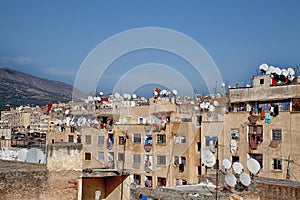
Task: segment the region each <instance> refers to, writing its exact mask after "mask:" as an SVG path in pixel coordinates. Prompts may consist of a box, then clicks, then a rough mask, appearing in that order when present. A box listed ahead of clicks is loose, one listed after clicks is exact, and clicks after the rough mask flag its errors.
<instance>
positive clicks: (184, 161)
mask: <svg viewBox="0 0 300 200" xmlns="http://www.w3.org/2000/svg"><path fill="white" fill-rule="evenodd" d="M181 163H182V164H183V166H186V157H184V156H181Z"/></svg>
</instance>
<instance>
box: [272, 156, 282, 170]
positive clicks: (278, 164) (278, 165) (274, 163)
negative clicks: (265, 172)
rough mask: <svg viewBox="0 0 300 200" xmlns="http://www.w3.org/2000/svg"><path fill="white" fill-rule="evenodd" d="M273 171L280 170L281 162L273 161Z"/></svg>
mask: <svg viewBox="0 0 300 200" xmlns="http://www.w3.org/2000/svg"><path fill="white" fill-rule="evenodd" d="M273 169H277V170H282V160H281V159H273Z"/></svg>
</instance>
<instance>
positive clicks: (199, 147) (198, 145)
mask: <svg viewBox="0 0 300 200" xmlns="http://www.w3.org/2000/svg"><path fill="white" fill-rule="evenodd" d="M197 150H198V151H199V152H200V151H201V142H197Z"/></svg>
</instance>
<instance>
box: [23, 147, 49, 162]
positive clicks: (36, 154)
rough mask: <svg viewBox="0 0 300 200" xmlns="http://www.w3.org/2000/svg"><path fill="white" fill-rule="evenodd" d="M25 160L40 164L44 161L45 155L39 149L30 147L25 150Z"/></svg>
mask: <svg viewBox="0 0 300 200" xmlns="http://www.w3.org/2000/svg"><path fill="white" fill-rule="evenodd" d="M26 162H29V163H40V164H42V163H45V155H44V153H43V152H42V151H41V150H40V149H37V148H31V149H29V150H28V152H27V155H26Z"/></svg>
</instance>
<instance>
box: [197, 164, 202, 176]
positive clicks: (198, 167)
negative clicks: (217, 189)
mask: <svg viewBox="0 0 300 200" xmlns="http://www.w3.org/2000/svg"><path fill="white" fill-rule="evenodd" d="M197 169H198V175H199V176H200V175H201V174H202V173H201V166H197Z"/></svg>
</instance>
